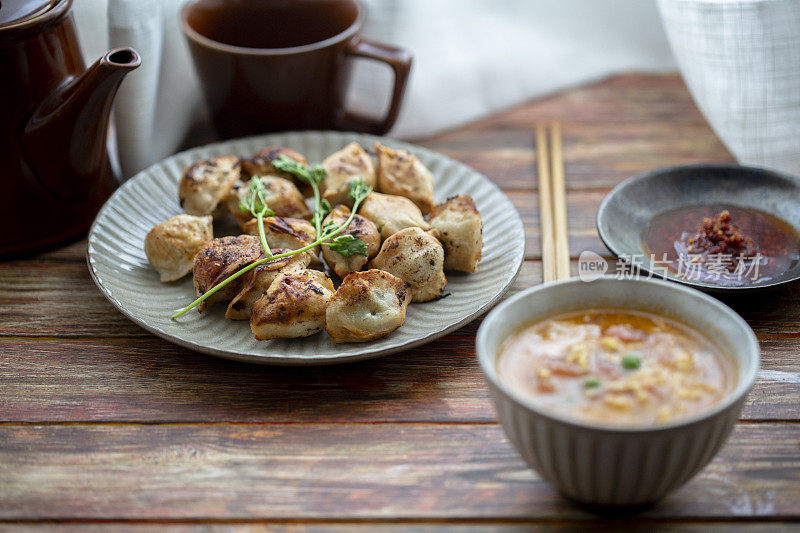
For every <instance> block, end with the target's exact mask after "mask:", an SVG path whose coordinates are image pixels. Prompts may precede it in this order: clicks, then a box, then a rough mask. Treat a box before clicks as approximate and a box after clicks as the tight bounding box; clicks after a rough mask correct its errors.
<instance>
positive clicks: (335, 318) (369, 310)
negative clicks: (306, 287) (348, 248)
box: [325, 269, 411, 343]
mask: <svg viewBox="0 0 800 533" xmlns="http://www.w3.org/2000/svg"><path fill="white" fill-rule="evenodd" d="M409 302H411V286H410V285H409V284H408V283H406V282H405V281H403V280H402V279H400V278H398V277H397V276H394V275H392V274H390V273H388V272H384V271H382V270H376V269H372V270H367V271H366V272H353V273H352V274H350V275H348V276H347V277H346V278H344V281H342V284H341V285H340V286H339V288H338V289H337V290H336V293H334V295H333V297H332V298H331V300H330V302H329V303H328V310H327V312H326V328H325V329H327V331H328V334H329V335H330V336H331V337H332V338H333V340H334V342H337V343H338V342H366V341H371V340H373V339H377V338H380V337H383V336H385V335H388V334H389V333H391V332H392V331H394V330H396V329H397V328H399V327H400V326H402V325H403V323H404V322H405V320H406V308H407V307H408V304H409Z"/></svg>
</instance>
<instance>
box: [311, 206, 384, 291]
mask: <svg viewBox="0 0 800 533" xmlns="http://www.w3.org/2000/svg"><path fill="white" fill-rule="evenodd" d="M349 216H350V208H349V207H347V206H346V205H342V204H339V205H337V206H336V207H335V208H334V209H333V211H331V212H330V213H328V216H327V217H325V220H324V221H323V225H324V224H327V223H328V222H333V223H335V224H337V225H341V224H344V223H345V222H346V221H347V218H348V217H349ZM339 235H352V236H353V237H355V238H356V239H361V240H363V241H364V244H366V246H367V255H358V254H356V255H351V256H350V257H345V256H343V255H342V254H340V253H339V252H335V251H333V250H331V249H330V248H329V247H328V246H323V247H322V256H323V257H324V258H325V262H326V263H328V266H329V267H331V268H332V269H333V271H334V272H336V275H337V276H339V277H340V278H343V277H345V276H346V275H348V274H349V273H350V272H357V271H359V270H361V269H362V268H363V267H364V265H366V264H367V261H369V260H370V259H371V258H373V257H375V255H376V254H377V253H378V250H379V249H380V247H381V235H380V233H378V230H377V228H376V227H375V224H373V223H372V221H371V220H369V219H367V218H364V217H362V216H361V215H355V216H354V217H353V220H351V221H350V224H348V225H347V227H346V228H345V229H344V230H342V232H341V233H340V234H339Z"/></svg>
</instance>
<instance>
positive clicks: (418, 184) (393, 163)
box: [375, 142, 433, 214]
mask: <svg viewBox="0 0 800 533" xmlns="http://www.w3.org/2000/svg"><path fill="white" fill-rule="evenodd" d="M375 151H376V152H377V153H378V191H380V192H382V193H385V194H394V195H396V196H404V197H405V198H408V199H409V200H411V201H412V202H414V203H415V204H416V205H417V207H419V209H420V211H422V212H423V213H425V214H427V213H429V212H430V210H431V209H433V174H431V172H430V170H428V169H427V168H425V165H423V164H422V162H421V161H420V160H419V159H417V156H415V155H413V154H412V153H410V152H408V151H407V150H392V149H391V148H387V147H386V146H382V145H381V144H380V143H377V142H376V143H375Z"/></svg>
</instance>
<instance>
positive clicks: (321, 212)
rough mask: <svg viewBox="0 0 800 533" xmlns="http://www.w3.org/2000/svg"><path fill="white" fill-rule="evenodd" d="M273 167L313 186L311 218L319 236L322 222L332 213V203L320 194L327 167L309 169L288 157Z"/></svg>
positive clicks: (277, 160) (284, 156) (284, 157)
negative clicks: (320, 186) (320, 185)
mask: <svg viewBox="0 0 800 533" xmlns="http://www.w3.org/2000/svg"><path fill="white" fill-rule="evenodd" d="M272 166H273V167H275V168H276V169H278V170H282V171H284V172H288V173H289V174H291V175H293V176H295V177H296V178H297V179H299V180H300V181H302V182H305V183H308V184H309V185H311V189H312V190H313V191H314V215H313V216H312V217H311V223H312V224H314V228H315V229H316V230H317V236H319V235H320V234H321V233H322V221H323V220H324V219H325V217H326V216H328V213H330V212H331V204H330V202H328V200H325V199H323V198H322V197H321V196H320V194H319V184H320V183H322V180H324V179H325V176H326V175H327V172H325V167H323V166H322V165H314V166H313V167H309V166H307V165H304V164H303V163H299V162H297V161H295V160H294V159H292V158H291V157H289V156H287V155H282V156H280V157H279V158H278V159H276V160H275V161H273V162H272Z"/></svg>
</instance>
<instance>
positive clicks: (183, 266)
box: [144, 215, 214, 282]
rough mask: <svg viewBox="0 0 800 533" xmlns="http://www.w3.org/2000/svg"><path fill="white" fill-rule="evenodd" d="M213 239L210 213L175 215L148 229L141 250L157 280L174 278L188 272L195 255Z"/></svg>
mask: <svg viewBox="0 0 800 533" xmlns="http://www.w3.org/2000/svg"><path fill="white" fill-rule="evenodd" d="M213 238H214V235H213V230H212V226H211V216H210V215H207V216H203V217H196V216H192V215H176V216H174V217H172V218H170V219H169V220H166V221H164V222H162V223H161V224H158V225H157V226H155V227H153V229H151V230H150V232H149V233H148V234H147V236H146V237H145V238H144V253H145V255H146V256H147V260H148V261H150V264H151V265H153V268H155V269H156V271H158V275H159V277H160V279H161V281H163V282H167V281H175V280H177V279H180V278H182V277H183V276H185V275H186V274H188V273H189V272H191V271H192V266H193V265H194V256H195V254H196V253H197V251H198V250H199V249H200V248H201V247H202V246H203V245H204V244H207V243H209V242H211V239H213Z"/></svg>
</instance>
